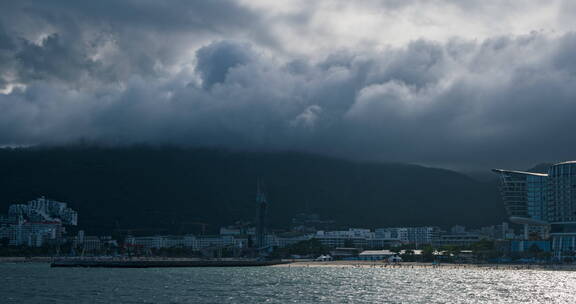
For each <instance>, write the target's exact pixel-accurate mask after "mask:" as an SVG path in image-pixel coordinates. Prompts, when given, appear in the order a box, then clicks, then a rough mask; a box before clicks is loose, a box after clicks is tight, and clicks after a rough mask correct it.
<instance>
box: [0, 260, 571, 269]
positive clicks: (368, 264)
mask: <svg viewBox="0 0 576 304" xmlns="http://www.w3.org/2000/svg"><path fill="white" fill-rule="evenodd" d="M90 259H91V258H90V257H85V258H84V259H81V258H69V260H70V261H74V260H90ZM95 259H96V260H98V258H95ZM53 260H54V259H53V258H52V257H0V264H2V263H46V264H50V263H51V262H52V261H53ZM101 260H106V259H101ZM130 260H131V261H152V262H153V261H166V262H178V261H180V262H186V261H200V260H201V259H197V258H162V257H153V258H150V257H146V258H137V257H136V258H132V259H123V261H130ZM222 260H224V261H225V260H233V259H222ZM240 260H242V259H240ZM117 261H121V260H117ZM283 262H285V263H283V264H277V265H270V266H266V267H296V268H300V267H304V268H306V267H340V268H390V269H395V268H397V269H414V268H418V269H479V270H480V269H481V270H548V271H554V270H557V271H576V264H457V263H439V264H433V263H425V262H401V263H387V262H384V261H324V262H320V261H298V260H283Z"/></svg>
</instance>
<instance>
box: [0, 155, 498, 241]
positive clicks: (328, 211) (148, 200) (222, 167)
mask: <svg viewBox="0 0 576 304" xmlns="http://www.w3.org/2000/svg"><path fill="white" fill-rule="evenodd" d="M0 168H2V170H0V183H1V184H2V187H0V208H1V210H2V211H1V212H2V213H3V212H5V210H6V208H7V207H8V205H9V204H12V203H17V202H25V201H27V200H30V199H33V198H35V197H38V196H40V195H45V196H47V197H50V198H53V199H57V200H62V201H66V202H69V203H70V205H71V206H72V208H74V209H76V210H78V211H79V213H80V216H79V223H80V227H81V228H84V229H87V230H88V232H109V231H112V230H115V229H134V230H135V231H142V232H143V233H187V232H195V231H197V230H198V227H196V226H197V224H198V223H206V224H208V226H207V227H208V230H209V231H215V230H216V229H217V228H218V227H219V226H221V225H226V224H231V223H233V222H234V221H238V220H253V219H254V217H255V214H256V205H255V192H256V180H257V178H261V179H262V180H263V181H264V183H265V187H266V193H267V195H268V198H269V212H268V215H269V225H270V226H271V227H286V226H287V225H289V222H290V219H291V218H292V217H293V216H294V215H296V214H298V213H303V212H305V213H317V214H319V215H320V216H321V217H323V218H327V219H334V220H336V221H337V223H338V224H340V225H343V226H361V227H385V226H395V225H404V226H416V225H440V226H449V225H454V224H465V225H469V226H478V225H489V224H495V223H498V222H501V221H502V220H504V218H505V216H504V208H503V206H502V204H501V201H500V198H499V197H498V193H497V189H496V187H495V185H494V184H492V183H482V182H478V181H476V180H474V179H472V178H469V177H467V176H465V175H463V174H460V173H456V172H453V171H449V170H443V169H435V168H426V167H422V166H416V165H407V164H395V163H369V162H353V161H347V160H341V159H336V158H330V157H325V156H319V155H312V154H303V153H294V152H266V153H264V152H237V151H229V150H214V149H191V148H176V147H150V146H134V147H123V148H96V147H66V148H63V147H60V148H18V149H1V150H0Z"/></svg>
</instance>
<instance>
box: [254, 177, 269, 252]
mask: <svg viewBox="0 0 576 304" xmlns="http://www.w3.org/2000/svg"><path fill="white" fill-rule="evenodd" d="M262 188H263V186H262V185H261V181H260V179H257V180H256V204H257V205H258V218H257V221H256V224H257V226H256V246H257V247H258V248H263V247H265V246H266V235H265V234H266V208H267V207H268V202H267V201H266V195H265V194H264V192H263V189H262Z"/></svg>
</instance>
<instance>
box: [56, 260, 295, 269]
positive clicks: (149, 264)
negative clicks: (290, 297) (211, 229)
mask: <svg viewBox="0 0 576 304" xmlns="http://www.w3.org/2000/svg"><path fill="white" fill-rule="evenodd" d="M284 263H286V262H282V261H279V260H273V261H259V260H183V261H182V260H59V261H53V262H52V263H50V267H98V268H158V267H255V266H272V265H278V264H284Z"/></svg>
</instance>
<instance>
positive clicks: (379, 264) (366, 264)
mask: <svg viewBox="0 0 576 304" xmlns="http://www.w3.org/2000/svg"><path fill="white" fill-rule="evenodd" d="M270 267H354V268H430V269H486V270H563V271H574V270H576V265H556V264H551V265H543V264H454V263H440V264H432V263H420V262H402V263H395V264H391V263H386V262H384V261H327V262H316V261H293V262H291V263H288V264H280V265H274V266H270Z"/></svg>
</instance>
